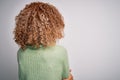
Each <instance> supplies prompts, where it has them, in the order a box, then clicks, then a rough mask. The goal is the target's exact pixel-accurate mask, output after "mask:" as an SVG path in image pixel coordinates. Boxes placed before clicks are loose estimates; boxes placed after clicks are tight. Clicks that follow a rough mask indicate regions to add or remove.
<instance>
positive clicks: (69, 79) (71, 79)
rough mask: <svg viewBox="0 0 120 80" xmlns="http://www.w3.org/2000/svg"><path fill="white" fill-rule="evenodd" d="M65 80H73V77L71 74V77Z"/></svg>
mask: <svg viewBox="0 0 120 80" xmlns="http://www.w3.org/2000/svg"><path fill="white" fill-rule="evenodd" d="M70 72H71V69H70ZM64 80H73V75H72V74H71V73H70V76H69V77H68V78H67V79H64Z"/></svg>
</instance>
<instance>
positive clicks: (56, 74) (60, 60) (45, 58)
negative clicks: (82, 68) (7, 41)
mask: <svg viewBox="0 0 120 80" xmlns="http://www.w3.org/2000/svg"><path fill="white" fill-rule="evenodd" d="M17 61H18V76H19V80H62V79H64V78H68V76H69V74H70V72H69V62H68V55H67V50H66V49H65V48H64V47H63V46H61V45H56V46H51V47H50V46H49V47H47V48H44V47H43V46H40V48H35V47H32V46H27V48H26V49H25V51H23V50H22V49H21V48H19V50H18V52H17Z"/></svg>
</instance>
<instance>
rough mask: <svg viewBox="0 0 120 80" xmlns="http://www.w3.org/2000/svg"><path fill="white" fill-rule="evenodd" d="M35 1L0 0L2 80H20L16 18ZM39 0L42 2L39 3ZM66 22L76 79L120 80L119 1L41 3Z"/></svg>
mask: <svg viewBox="0 0 120 80" xmlns="http://www.w3.org/2000/svg"><path fill="white" fill-rule="evenodd" d="M31 1H35V0H0V80H18V73H17V60H16V59H17V57H16V55H17V54H16V52H17V50H18V48H19V47H18V45H17V44H16V43H15V42H14V40H13V33H12V32H13V29H14V27H15V22H14V18H15V16H16V15H17V14H18V13H19V11H20V10H21V9H22V8H23V7H24V6H25V4H27V3H30V2H31ZM36 1H40V0H36ZM42 1H44V2H49V3H51V4H53V5H54V6H56V7H57V8H58V9H59V11H60V12H61V14H62V15H63V16H64V20H65V32H64V33H65V37H64V38H63V39H61V40H60V41H59V42H58V44H60V45H63V46H64V47H66V48H67V51H68V55H69V63H70V68H71V69H72V74H73V76H74V79H75V80H120V0H42Z"/></svg>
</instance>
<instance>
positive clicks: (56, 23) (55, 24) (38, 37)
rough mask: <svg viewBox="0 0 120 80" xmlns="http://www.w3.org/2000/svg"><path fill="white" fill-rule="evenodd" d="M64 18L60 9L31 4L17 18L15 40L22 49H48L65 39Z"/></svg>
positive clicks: (43, 4)
mask: <svg viewBox="0 0 120 80" xmlns="http://www.w3.org/2000/svg"><path fill="white" fill-rule="evenodd" d="M64 26H65V24H64V21H63V16H62V15H61V14H60V12H59V11H58V9H57V8H56V7H55V6H53V5H51V4H49V3H44V2H39V1H37V2H31V3H30V4H26V6H25V8H24V9H23V10H21V11H20V13H19V14H18V15H17V16H16V17H15V29H14V31H13V33H14V39H15V42H16V43H17V44H18V45H20V47H21V48H22V49H25V48H26V46H27V45H30V46H35V47H37V48H39V47H40V45H43V46H44V47H47V46H48V45H50V44H51V43H56V40H57V39H61V38H62V37H64V32H63V29H64Z"/></svg>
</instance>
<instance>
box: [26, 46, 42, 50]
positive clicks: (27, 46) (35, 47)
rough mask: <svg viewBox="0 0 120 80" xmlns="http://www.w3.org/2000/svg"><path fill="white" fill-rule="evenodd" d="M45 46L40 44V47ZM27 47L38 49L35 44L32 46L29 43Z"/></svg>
mask: <svg viewBox="0 0 120 80" xmlns="http://www.w3.org/2000/svg"><path fill="white" fill-rule="evenodd" d="M41 47H43V45H40V48H41ZM27 48H31V49H38V48H37V47H35V46H31V45H27Z"/></svg>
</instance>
